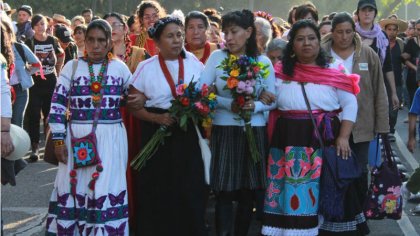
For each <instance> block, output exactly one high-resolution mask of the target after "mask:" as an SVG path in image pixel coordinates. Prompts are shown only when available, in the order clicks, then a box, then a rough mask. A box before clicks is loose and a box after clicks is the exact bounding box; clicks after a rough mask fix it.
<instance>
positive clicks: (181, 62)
mask: <svg viewBox="0 0 420 236" xmlns="http://www.w3.org/2000/svg"><path fill="white" fill-rule="evenodd" d="M159 64H160V68H161V69H162V71H163V74H164V75H165V79H166V81H167V82H168V84H169V87H170V88H171V93H172V96H174V98H175V97H176V89H175V83H174V80H173V78H172V76H171V73H169V70H168V67H167V66H166V63H165V59H163V56H162V54H160V53H159ZM178 65H179V70H178V83H177V84H183V83H184V60H183V58H182V57H181V56H178Z"/></svg>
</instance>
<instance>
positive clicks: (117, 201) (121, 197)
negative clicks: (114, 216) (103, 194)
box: [108, 190, 126, 206]
mask: <svg viewBox="0 0 420 236" xmlns="http://www.w3.org/2000/svg"><path fill="white" fill-rule="evenodd" d="M125 193H126V190H124V191H122V192H121V193H120V194H118V196H115V195H114V194H111V193H110V194H108V197H109V201H110V202H111V206H115V205H117V204H120V205H123V204H124V197H125Z"/></svg>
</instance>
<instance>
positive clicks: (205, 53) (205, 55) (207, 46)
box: [185, 42, 210, 64]
mask: <svg viewBox="0 0 420 236" xmlns="http://www.w3.org/2000/svg"><path fill="white" fill-rule="evenodd" d="M185 49H187V51H189V52H193V51H192V50H191V49H190V46H188V44H186V45H185ZM197 51H198V50H197ZM209 56H210V43H209V42H206V44H205V45H204V51H203V56H202V57H201V58H200V61H201V63H203V64H206V61H207V59H208V58H209Z"/></svg>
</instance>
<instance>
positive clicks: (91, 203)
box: [88, 195, 106, 209]
mask: <svg viewBox="0 0 420 236" xmlns="http://www.w3.org/2000/svg"><path fill="white" fill-rule="evenodd" d="M105 200H106V195H105V196H102V197H100V198H96V199H95V198H93V199H91V198H88V208H96V209H102V207H103V206H104V202H105Z"/></svg>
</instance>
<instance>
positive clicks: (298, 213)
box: [262, 20, 357, 236]
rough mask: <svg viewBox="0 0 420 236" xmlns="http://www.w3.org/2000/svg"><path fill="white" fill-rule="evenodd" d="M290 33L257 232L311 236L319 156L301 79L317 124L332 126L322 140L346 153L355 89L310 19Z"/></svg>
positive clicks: (280, 73)
mask: <svg viewBox="0 0 420 236" xmlns="http://www.w3.org/2000/svg"><path fill="white" fill-rule="evenodd" d="M289 37H290V41H289V43H288V44H287V46H286V49H285V51H284V60H282V62H281V63H279V64H277V65H276V66H275V67H276V77H278V78H279V80H278V84H277V94H278V95H277V109H278V110H279V111H278V112H279V113H280V117H279V118H278V119H277V122H276V124H275V128H274V132H273V137H272V139H271V144H270V155H269V158H268V165H269V166H268V168H267V177H268V185H269V186H268V189H267V192H266V195H265V203H264V204H265V206H264V220H263V228H262V234H263V235H271V236H273V235H279V236H280V235H303V236H304V235H307V236H312V235H318V225H319V222H318V201H319V197H318V195H319V181H320V173H321V165H322V159H321V153H320V150H319V144H318V141H317V139H316V138H315V137H316V136H314V128H313V125H312V121H311V119H310V117H309V115H308V110H307V106H306V103H305V100H304V95H303V93H302V88H301V83H304V84H305V89H306V93H307V97H308V100H309V103H310V106H311V108H312V110H313V114H314V117H315V119H317V118H320V119H322V120H323V121H321V122H322V125H320V127H331V128H329V129H325V130H324V131H322V130H321V131H320V132H321V133H322V134H324V135H323V136H324V137H322V138H323V140H324V143H325V145H334V144H335V145H336V147H337V150H338V151H339V152H340V155H341V156H342V157H343V158H346V157H347V156H348V155H349V153H350V147H349V140H348V139H349V136H350V132H351V129H352V126H353V122H354V121H355V119H356V114H357V101H356V96H355V95H354V94H353V93H356V92H357V91H355V90H356V89H355V88H354V87H355V86H354V85H353V82H352V81H351V80H350V79H349V78H347V76H346V75H345V74H343V73H342V72H340V71H338V70H336V69H332V68H337V63H333V64H330V65H328V62H327V57H326V56H325V53H324V52H323V51H322V50H321V49H320V34H319V32H318V29H317V27H316V25H315V24H313V23H312V22H311V21H309V20H301V21H298V22H296V23H295V24H294V25H293V28H292V29H291V31H290V33H289ZM328 67H330V68H331V69H330V68H328ZM340 108H341V109H342V110H343V112H342V122H341V124H340V120H339V119H338V113H339V109H340ZM326 117H328V118H330V119H324V118H326ZM324 120H325V123H324ZM327 120H330V121H329V122H328V123H326V122H327ZM325 134H326V135H325ZM348 207H352V205H349V206H348Z"/></svg>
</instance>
